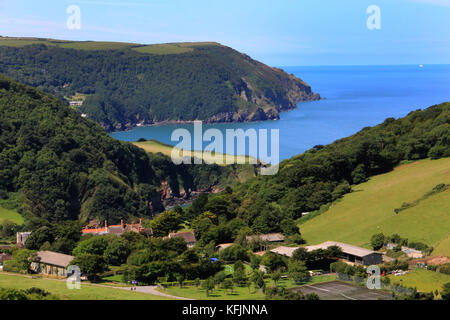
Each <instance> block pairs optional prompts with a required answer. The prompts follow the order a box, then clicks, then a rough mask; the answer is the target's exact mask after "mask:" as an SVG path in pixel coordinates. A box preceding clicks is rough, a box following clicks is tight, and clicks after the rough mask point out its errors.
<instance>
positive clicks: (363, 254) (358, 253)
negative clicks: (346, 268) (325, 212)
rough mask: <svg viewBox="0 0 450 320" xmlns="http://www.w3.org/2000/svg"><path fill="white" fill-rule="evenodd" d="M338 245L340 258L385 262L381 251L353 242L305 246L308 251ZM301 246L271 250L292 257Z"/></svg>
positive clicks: (356, 261) (362, 261)
mask: <svg viewBox="0 0 450 320" xmlns="http://www.w3.org/2000/svg"><path fill="white" fill-rule="evenodd" d="M332 246H337V247H339V248H341V250H342V255H341V256H339V257H338V258H340V259H342V260H344V261H348V262H351V263H355V264H361V265H371V264H381V263H383V255H382V254H381V253H379V252H375V251H372V250H369V249H365V248H361V247H358V246H354V245H351V244H346V243H342V242H336V241H326V242H324V243H321V244H318V245H314V246H306V247H304V248H305V249H306V250H307V251H308V252H311V251H314V250H318V249H322V250H326V249H328V248H329V247H332ZM298 248H300V247H283V246H281V247H277V248H275V249H272V250H270V252H273V253H278V254H281V255H284V256H287V257H292V255H293V254H294V251H295V250H297V249H298Z"/></svg>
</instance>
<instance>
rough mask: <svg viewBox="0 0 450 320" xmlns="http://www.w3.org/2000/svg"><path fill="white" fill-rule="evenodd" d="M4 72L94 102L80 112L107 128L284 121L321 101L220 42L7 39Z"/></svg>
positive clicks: (1, 51)
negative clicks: (283, 115)
mask: <svg viewBox="0 0 450 320" xmlns="http://www.w3.org/2000/svg"><path fill="white" fill-rule="evenodd" d="M0 73H4V74H6V75H8V76H10V77H12V78H13V79H15V80H17V81H20V82H21V83H24V84H28V85H31V86H34V87H37V88H39V89H42V90H44V91H46V92H48V93H51V94H54V95H56V96H57V97H59V98H61V99H64V98H65V97H72V96H74V95H77V94H78V95H80V94H81V95H83V96H86V100H85V101H84V102H83V105H82V106H78V107H77V110H78V111H79V112H81V113H85V114H87V115H88V117H89V118H90V119H92V120H95V121H96V122H98V123H99V124H100V125H102V126H103V127H104V128H106V129H107V130H121V129H126V128H130V127H132V126H134V125H137V124H152V123H156V122H162V121H167V120H177V121H192V120H204V121H208V122H234V121H257V120H266V119H278V118H279V112H280V111H283V110H288V109H292V108H295V107H296V103H297V102H300V101H307V100H314V99H318V98H319V96H318V95H315V94H313V92H312V90H311V88H310V86H308V85H307V84H306V83H304V82H303V81H302V80H300V79H298V78H295V77H294V76H293V75H289V74H287V73H285V72H284V71H283V70H280V69H276V68H271V67H269V66H267V65H264V64H262V63H260V62H258V61H255V60H253V59H251V58H250V57H249V56H247V55H245V54H243V53H240V52H238V51H236V50H233V49H231V48H229V47H226V46H223V45H221V44H219V43H214V42H199V43H166V44H154V45H143V44H132V43H119V42H94V41H82V42H76V41H63V40H52V39H38V38H9V37H0ZM67 100H69V99H67Z"/></svg>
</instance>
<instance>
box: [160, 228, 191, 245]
mask: <svg viewBox="0 0 450 320" xmlns="http://www.w3.org/2000/svg"><path fill="white" fill-rule="evenodd" d="M164 238H165V239H172V238H183V239H184V241H186V243H187V246H188V248H192V247H193V246H194V245H195V243H196V242H197V239H195V233H194V232H193V231H187V232H172V233H169V235H168V236H167V237H164Z"/></svg>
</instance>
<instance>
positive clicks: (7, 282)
mask: <svg viewBox="0 0 450 320" xmlns="http://www.w3.org/2000/svg"><path fill="white" fill-rule="evenodd" d="M31 287H38V288H41V289H44V290H46V291H48V292H50V293H52V294H54V295H56V296H58V297H59V298H60V299H62V300H167V298H165V297H160V296H155V295H151V294H146V293H140V292H131V291H127V290H122V289H114V288H106V287H100V286H94V285H91V284H87V283H82V284H81V289H80V290H75V289H74V290H69V289H67V286H66V283H65V282H64V281H58V280H50V279H32V278H31V277H30V276H19V275H9V274H4V273H1V272H0V288H15V289H28V288H31Z"/></svg>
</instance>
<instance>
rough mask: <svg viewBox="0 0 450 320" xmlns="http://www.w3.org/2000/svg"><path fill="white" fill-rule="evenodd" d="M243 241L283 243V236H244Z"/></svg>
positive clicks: (273, 234)
mask: <svg viewBox="0 0 450 320" xmlns="http://www.w3.org/2000/svg"><path fill="white" fill-rule="evenodd" d="M245 239H246V240H247V241H250V240H253V239H260V240H261V241H269V242H275V241H284V236H283V235H282V234H281V233H268V234H256V235H253V236H246V237H245Z"/></svg>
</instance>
